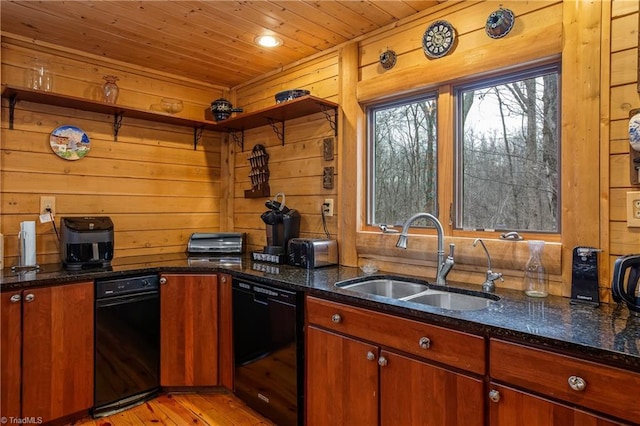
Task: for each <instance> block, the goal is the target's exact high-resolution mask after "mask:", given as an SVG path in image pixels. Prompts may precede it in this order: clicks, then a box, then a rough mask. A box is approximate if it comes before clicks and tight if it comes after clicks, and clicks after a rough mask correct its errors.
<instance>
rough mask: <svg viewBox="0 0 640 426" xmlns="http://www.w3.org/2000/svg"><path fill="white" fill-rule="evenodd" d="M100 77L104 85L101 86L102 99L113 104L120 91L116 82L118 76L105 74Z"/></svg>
mask: <svg viewBox="0 0 640 426" xmlns="http://www.w3.org/2000/svg"><path fill="white" fill-rule="evenodd" d="M102 78H103V79H104V85H103V86H102V87H103V89H104V101H105V102H108V103H110V104H115V103H116V101H117V100H118V93H120V88H119V87H118V85H117V84H116V81H118V77H116V76H115V75H105V76H104V77H102Z"/></svg>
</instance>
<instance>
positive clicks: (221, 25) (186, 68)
mask: <svg viewBox="0 0 640 426" xmlns="http://www.w3.org/2000/svg"><path fill="white" fill-rule="evenodd" d="M438 3H439V1H434V0H432V1H427V0H389V1H377V0H358V1H354V0H352V1H336V0H320V1H301V0H300V1H292V0H286V1H277V0H269V1H266V0H264V1H261V0H258V1H224V0H210V1H37V2H36V1H6V0H2V1H0V14H1V30H2V33H3V34H7V35H9V34H8V33H10V34H14V35H17V36H20V37H24V38H27V39H28V40H36V41H41V42H46V43H51V44H55V45H58V46H62V47H64V48H68V49H73V50H76V51H81V52H88V53H91V54H94V55H97V56H100V57H105V58H110V59H114V60H118V61H123V62H127V63H131V64H135V65H138V66H142V67H146V68H151V69H155V70H159V71H163V72H167V73H171V74H176V75H181V76H184V77H186V78H190V79H194V80H197V81H203V82H208V83H210V84H215V85H219V86H223V87H229V88H230V87H234V86H236V85H239V84H241V83H243V82H247V81H249V80H251V79H253V78H255V77H257V76H259V75H262V74H264V73H267V72H270V71H274V70H277V69H278V68H280V67H282V66H284V65H287V64H290V63H293V62H295V61H297V60H299V59H302V58H305V57H307V56H310V55H313V54H315V53H317V52H321V51H323V50H326V49H329V48H332V47H334V46H337V45H340V44H341V43H344V42H347V41H349V40H352V39H355V38H357V37H360V36H361V35H363V34H366V33H368V32H371V31H374V30H377V29H379V28H381V27H384V26H386V25H389V24H393V23H394V22H396V21H398V20H400V19H403V18H406V17H408V16H411V15H413V14H416V13H418V12H421V11H424V10H426V9H428V8H430V7H432V6H434V5H436V4H438ZM262 34H272V35H275V36H277V37H279V38H281V39H282V40H283V41H284V44H283V45H282V46H280V47H277V48H274V49H265V48H262V47H259V46H257V45H256V44H255V43H254V40H255V38H256V37H257V36H259V35H262Z"/></svg>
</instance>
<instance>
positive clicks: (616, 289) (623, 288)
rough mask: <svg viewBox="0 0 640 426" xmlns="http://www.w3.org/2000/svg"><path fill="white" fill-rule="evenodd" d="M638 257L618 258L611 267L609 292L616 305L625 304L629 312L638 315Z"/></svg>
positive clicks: (639, 267)
mask: <svg viewBox="0 0 640 426" xmlns="http://www.w3.org/2000/svg"><path fill="white" fill-rule="evenodd" d="M639 281H640V255H639V254H632V255H627V256H620V257H618V259H616V262H615V263H614V265H613V279H612V281H611V292H612V296H613V300H614V301H615V302H617V303H618V304H621V303H623V302H624V303H626V304H627V307H628V308H629V310H630V311H631V312H632V313H634V314H635V315H640V286H639V285H638V282H639Z"/></svg>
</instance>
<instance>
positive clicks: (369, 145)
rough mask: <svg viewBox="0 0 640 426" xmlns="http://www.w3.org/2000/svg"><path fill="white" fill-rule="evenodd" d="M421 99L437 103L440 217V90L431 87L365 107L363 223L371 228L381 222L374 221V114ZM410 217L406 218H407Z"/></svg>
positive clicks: (437, 171) (435, 209)
mask: <svg viewBox="0 0 640 426" xmlns="http://www.w3.org/2000/svg"><path fill="white" fill-rule="evenodd" d="M421 100H433V102H434V103H435V105H436V129H435V135H436V150H435V154H436V155H435V157H436V159H435V162H436V164H435V169H436V176H435V194H434V196H435V197H434V199H435V206H434V212H433V214H434V215H435V216H436V217H438V214H439V212H440V202H439V194H440V192H441V186H440V161H439V153H440V149H441V148H440V130H439V127H440V112H439V92H438V90H437V89H436V88H431V89H429V90H421V91H419V92H414V93H412V94H410V95H407V96H396V97H393V98H390V99H385V100H384V101H380V102H376V103H371V104H369V105H367V107H366V109H365V116H366V137H365V141H366V142H365V145H366V150H365V156H366V166H365V173H364V174H365V183H364V187H365V196H364V200H365V209H364V211H365V217H364V223H363V225H364V226H365V227H368V228H369V229H377V228H378V226H379V225H380V224H376V223H373V219H372V218H373V216H374V211H375V204H374V202H375V199H374V185H375V149H374V145H375V140H374V138H375V137H374V135H375V120H374V114H375V113H376V111H379V110H382V109H387V108H393V107H395V106H399V105H406V104H410V103H415V102H419V101H421ZM414 213H415V212H414ZM408 218H409V217H406V218H404V219H405V220H406V219H408ZM384 225H388V226H393V224H388V223H386V224H384Z"/></svg>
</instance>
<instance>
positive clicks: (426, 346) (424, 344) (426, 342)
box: [418, 337, 431, 349]
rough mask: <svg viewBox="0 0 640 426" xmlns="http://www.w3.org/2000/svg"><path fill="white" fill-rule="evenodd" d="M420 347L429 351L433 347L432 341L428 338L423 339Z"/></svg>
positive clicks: (420, 341)
mask: <svg viewBox="0 0 640 426" xmlns="http://www.w3.org/2000/svg"><path fill="white" fill-rule="evenodd" d="M418 345H420V347H421V348H422V349H429V348H430V347H431V339H429V338H428V337H421V338H420V340H419V341H418Z"/></svg>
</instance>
